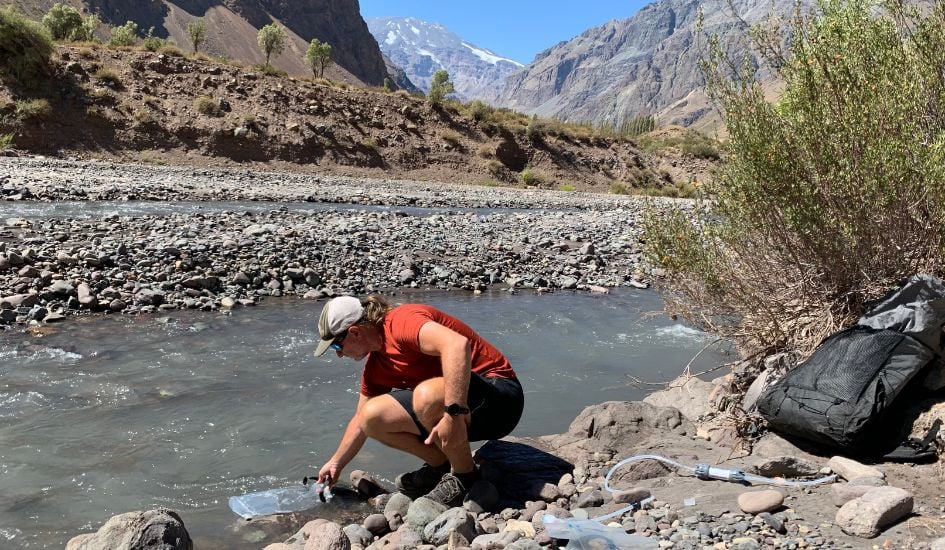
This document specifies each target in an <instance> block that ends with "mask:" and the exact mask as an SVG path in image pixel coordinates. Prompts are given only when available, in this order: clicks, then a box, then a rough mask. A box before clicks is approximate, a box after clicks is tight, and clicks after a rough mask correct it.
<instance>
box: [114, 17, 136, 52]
mask: <svg viewBox="0 0 945 550" xmlns="http://www.w3.org/2000/svg"><path fill="white" fill-rule="evenodd" d="M137 42H138V24H137V23H135V22H134V21H128V22H126V23H125V24H124V25H121V26H120V27H112V38H111V40H109V41H108V45H109V46H118V47H130V46H134V45H135V44H136V43H137Z"/></svg>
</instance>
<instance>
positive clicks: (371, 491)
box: [351, 470, 388, 498]
mask: <svg viewBox="0 0 945 550" xmlns="http://www.w3.org/2000/svg"><path fill="white" fill-rule="evenodd" d="M351 485H352V486H353V487H354V488H355V489H357V490H358V492H359V493H361V494H362V495H363V496H365V497H366V498H374V497H376V496H377V495H383V494H384V493H387V492H388V491H387V489H385V488H383V487H381V485H380V483H378V482H377V480H376V479H374V476H372V475H371V474H369V473H367V472H365V471H364V470H354V471H353V472H351Z"/></svg>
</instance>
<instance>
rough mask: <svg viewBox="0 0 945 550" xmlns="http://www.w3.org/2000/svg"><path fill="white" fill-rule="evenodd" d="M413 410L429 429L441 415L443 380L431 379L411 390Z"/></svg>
mask: <svg viewBox="0 0 945 550" xmlns="http://www.w3.org/2000/svg"><path fill="white" fill-rule="evenodd" d="M413 410H414V411H415V412H416V413H417V417H418V418H419V419H420V422H421V423H422V424H423V425H424V426H426V427H427V429H429V428H430V427H431V426H432V425H434V424H436V423H437V422H438V421H439V418H440V417H441V416H442V415H443V379H442V378H432V379H430V380H427V381H425V382H422V383H421V384H420V385H419V386H417V387H416V388H414V390H413Z"/></svg>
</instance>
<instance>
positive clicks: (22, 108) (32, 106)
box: [13, 99, 52, 121]
mask: <svg viewBox="0 0 945 550" xmlns="http://www.w3.org/2000/svg"><path fill="white" fill-rule="evenodd" d="M13 112H14V115H15V116H16V118H17V119H18V120H21V121H23V120H29V119H36V118H46V117H48V116H49V115H51V114H52V107H51V106H50V105H49V101H47V100H45V99H28V100H22V101H17V102H16V105H15V107H14V111H13Z"/></svg>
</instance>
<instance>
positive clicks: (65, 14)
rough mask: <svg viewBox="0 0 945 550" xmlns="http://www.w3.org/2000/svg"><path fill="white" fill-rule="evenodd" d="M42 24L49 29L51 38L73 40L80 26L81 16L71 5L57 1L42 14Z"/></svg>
mask: <svg viewBox="0 0 945 550" xmlns="http://www.w3.org/2000/svg"><path fill="white" fill-rule="evenodd" d="M43 26H45V27H46V28H47V29H49V34H51V35H52V37H53V40H73V39H74V38H75V36H76V34H78V32H79V31H80V29H81V28H82V16H81V15H79V12H78V10H76V9H75V8H73V7H72V6H63V5H62V4H60V3H58V2H57V3H55V4H53V7H52V8H50V9H49V11H48V12H46V15H44V16H43Z"/></svg>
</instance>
